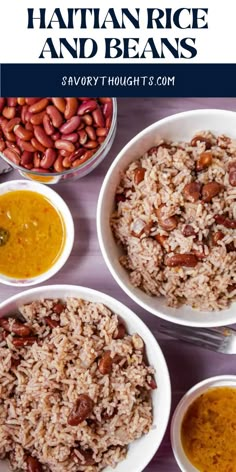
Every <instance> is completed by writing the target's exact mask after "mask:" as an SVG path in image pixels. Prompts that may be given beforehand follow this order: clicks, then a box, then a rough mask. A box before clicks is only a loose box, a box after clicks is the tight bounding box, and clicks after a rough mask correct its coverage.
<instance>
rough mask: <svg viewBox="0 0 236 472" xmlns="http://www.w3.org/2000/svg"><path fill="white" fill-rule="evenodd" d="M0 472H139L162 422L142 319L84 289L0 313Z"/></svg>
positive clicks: (26, 297) (160, 368) (24, 301)
mask: <svg viewBox="0 0 236 472" xmlns="http://www.w3.org/2000/svg"><path fill="white" fill-rule="evenodd" d="M0 312H1V317H0V357H1V362H0V366H1V376H0V393H1V402H0V470H1V472H10V471H18V472H19V471H26V472H65V471H66V472H85V471H86V472H98V471H102V470H104V471H106V472H111V471H112V470H114V468H115V470H116V471H117V472H127V470H129V471H130V472H141V471H142V470H143V469H144V468H145V467H146V465H147V464H148V462H149V461H150V460H151V459H152V457H153V455H154V454H155V453H156V451H157V449H158V447H159V445H160V443H161V440H162V438H163V436H164V433H165V430H166V427H167V423H168V419H169V413H170V405H171V389H170V380H169V374H168V368H167V365H166V362H165V359H164V356H163V354H162V352H161V349H160V347H159V345H158V343H157V341H156V340H155V338H154V336H153V335H152V333H151V332H150V331H149V329H148V328H147V327H146V325H145V324H144V323H143V322H142V321H141V320H140V318H139V317H138V316H137V315H135V314H134V313H133V312H132V311H130V310H129V309H128V308H127V307H125V306H124V305H122V304H121V303H119V302H118V301H117V300H115V299H113V298H111V297H109V296H107V295H104V294H102V293H100V292H96V291H94V290H91V289H87V288H84V287H74V286H69V285H68V286H67V285H55V286H46V287H38V288H34V289H30V290H28V291H26V292H22V293H21V294H18V295H15V296H13V297H12V298H10V299H8V300H7V301H5V302H3V303H1V304H0Z"/></svg>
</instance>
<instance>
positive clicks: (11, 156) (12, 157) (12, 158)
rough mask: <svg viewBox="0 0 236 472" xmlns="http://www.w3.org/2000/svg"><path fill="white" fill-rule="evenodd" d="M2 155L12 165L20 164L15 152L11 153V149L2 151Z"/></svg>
mask: <svg viewBox="0 0 236 472" xmlns="http://www.w3.org/2000/svg"><path fill="white" fill-rule="evenodd" d="M3 154H4V156H6V157H7V158H8V159H9V160H10V161H12V162H13V163H14V164H17V165H19V164H20V156H19V154H18V153H17V152H16V151H13V149H9V148H7V149H4V152H3Z"/></svg>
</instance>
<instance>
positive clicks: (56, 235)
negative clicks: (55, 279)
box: [0, 180, 74, 287]
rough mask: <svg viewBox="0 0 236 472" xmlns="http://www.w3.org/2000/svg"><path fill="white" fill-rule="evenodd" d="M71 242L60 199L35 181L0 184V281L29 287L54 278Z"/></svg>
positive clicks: (69, 225) (67, 213) (71, 229)
mask: <svg viewBox="0 0 236 472" xmlns="http://www.w3.org/2000/svg"><path fill="white" fill-rule="evenodd" d="M73 243H74V223H73V219H72V216H71V213H70V210H69V208H68V206H67V205H66V203H65V202H64V200H63V199H62V198H61V197H60V196H59V195H58V194H57V193H56V192H55V191H54V190H52V189H51V188H50V187H47V186H46V185H43V184H40V183H38V182H31V181H25V180H12V181H9V182H5V183H3V184H1V185H0V282H1V283H3V284H6V285H14V286H19V287H20V286H30V285H35V284H39V283H41V282H44V281H45V280H48V279H49V278H50V277H52V276H53V275H55V274H56V273H57V272H58V271H59V270H60V269H61V268H62V266H63V265H64V264H65V262H66V261H67V259H68V257H69V255H70V253H71V250H72V247H73Z"/></svg>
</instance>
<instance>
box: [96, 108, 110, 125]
mask: <svg viewBox="0 0 236 472" xmlns="http://www.w3.org/2000/svg"><path fill="white" fill-rule="evenodd" d="M92 117H93V119H94V122H95V124H96V125H97V127H98V128H104V127H105V124H106V123H105V120H104V116H103V114H102V111H101V108H100V107H99V106H98V108H97V109H96V110H94V111H93V112H92ZM109 118H110V117H108V118H107V119H109Z"/></svg>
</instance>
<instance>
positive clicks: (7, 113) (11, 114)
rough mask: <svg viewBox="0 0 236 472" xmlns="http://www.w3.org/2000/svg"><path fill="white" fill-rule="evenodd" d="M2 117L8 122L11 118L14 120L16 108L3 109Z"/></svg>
mask: <svg viewBox="0 0 236 472" xmlns="http://www.w3.org/2000/svg"><path fill="white" fill-rule="evenodd" d="M2 115H3V116H4V118H7V119H8V120H12V118H15V116H16V108H15V107H4V108H3V110H2Z"/></svg>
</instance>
